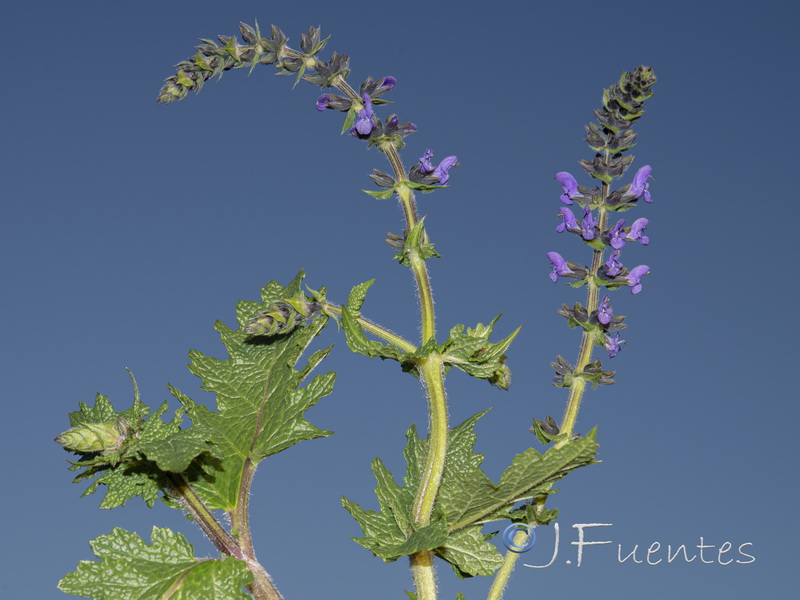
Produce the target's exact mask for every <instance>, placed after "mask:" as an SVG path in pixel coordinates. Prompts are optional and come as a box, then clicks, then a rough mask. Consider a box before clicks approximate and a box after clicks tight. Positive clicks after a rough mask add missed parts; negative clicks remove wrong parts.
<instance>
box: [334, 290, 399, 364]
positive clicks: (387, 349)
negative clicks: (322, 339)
mask: <svg viewBox="0 0 800 600" xmlns="http://www.w3.org/2000/svg"><path fill="white" fill-rule="evenodd" d="M374 281H375V280H374V279H371V280H370V281H366V282H364V283H360V284H358V285H357V286H355V287H354V288H353V289H352V290H351V291H350V297H349V299H348V303H347V305H346V306H342V329H343V330H344V335H345V339H346V341H347V346H348V348H350V350H352V351H353V352H355V353H357V354H363V355H364V356H369V357H370V358H375V357H380V358H382V359H386V358H390V359H392V360H396V361H398V362H401V363H403V362H404V361H406V360H408V359H409V356H410V355H408V354H407V353H405V352H403V351H402V350H400V349H399V348H397V347H396V346H392V345H390V344H381V343H380V342H376V341H374V340H370V339H369V338H367V335H366V334H365V333H364V329H363V328H362V327H361V325H360V324H359V322H358V317H360V316H361V312H360V310H361V306H362V305H363V304H364V298H365V297H366V294H367V290H368V289H369V288H370V286H371V285H372V284H373V283H374Z"/></svg>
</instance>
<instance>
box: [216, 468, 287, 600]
mask: <svg viewBox="0 0 800 600" xmlns="http://www.w3.org/2000/svg"><path fill="white" fill-rule="evenodd" d="M255 471H256V468H255V465H254V464H253V463H252V462H251V461H250V459H249V458H248V459H245V461H244V467H243V469H242V479H241V482H240V483H239V497H238V501H237V502H236V508H235V509H234V510H233V511H231V512H230V513H229V514H230V517H231V528H232V529H233V532H234V534H235V535H236V537H237V539H238V540H239V544H240V546H241V549H242V554H243V557H242V559H243V560H244V561H245V562H246V563H247V568H248V569H250V571H251V572H252V573H253V583H251V584H250V585H249V586H247V589H248V590H250V593H251V594H253V597H254V598H257V599H258V600H282V599H283V596H281V593H280V592H279V591H278V589H277V588H276V587H275V584H274V583H273V581H272V578H271V577H270V576H269V573H267V571H266V569H264V567H263V566H262V565H261V563H259V562H258V559H257V558H256V551H255V548H254V546H253V538H252V536H251V534H250V485H251V484H252V482H253V475H254V474H255Z"/></svg>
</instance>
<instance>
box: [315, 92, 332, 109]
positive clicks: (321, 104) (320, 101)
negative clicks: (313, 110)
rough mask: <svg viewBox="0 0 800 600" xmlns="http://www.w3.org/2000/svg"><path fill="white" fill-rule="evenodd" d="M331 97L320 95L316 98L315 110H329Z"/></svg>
mask: <svg viewBox="0 0 800 600" xmlns="http://www.w3.org/2000/svg"><path fill="white" fill-rule="evenodd" d="M330 101H331V97H330V95H328V94H322V96H320V97H319V98H317V110H326V109H328V108H330Z"/></svg>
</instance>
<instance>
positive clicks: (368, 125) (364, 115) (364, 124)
mask: <svg viewBox="0 0 800 600" xmlns="http://www.w3.org/2000/svg"><path fill="white" fill-rule="evenodd" d="M361 98H362V99H363V100H364V108H362V109H361V110H360V111H358V121H356V125H355V130H356V131H357V132H358V133H359V135H369V133H370V131H372V127H373V126H374V123H373V122H372V116H373V112H372V100H370V97H369V94H367V93H364V94H361Z"/></svg>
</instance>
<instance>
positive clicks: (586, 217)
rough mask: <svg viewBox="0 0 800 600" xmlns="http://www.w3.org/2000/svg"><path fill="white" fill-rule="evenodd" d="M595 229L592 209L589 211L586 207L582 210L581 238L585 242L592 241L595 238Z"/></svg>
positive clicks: (595, 223) (595, 224)
mask: <svg viewBox="0 0 800 600" xmlns="http://www.w3.org/2000/svg"><path fill="white" fill-rule="evenodd" d="M596 227H597V221H595V220H594V214H592V209H590V208H589V207H588V206H585V207H584V208H583V222H582V223H581V231H582V233H581V237H582V238H583V239H585V240H586V241H587V242H590V241H592V240H593V239H594V236H595V229H596Z"/></svg>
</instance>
